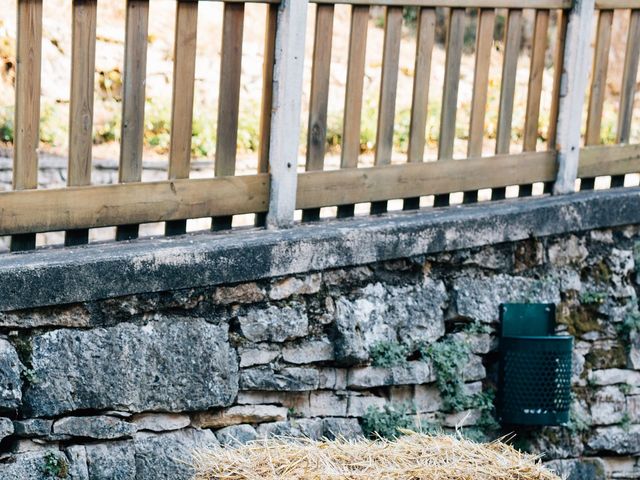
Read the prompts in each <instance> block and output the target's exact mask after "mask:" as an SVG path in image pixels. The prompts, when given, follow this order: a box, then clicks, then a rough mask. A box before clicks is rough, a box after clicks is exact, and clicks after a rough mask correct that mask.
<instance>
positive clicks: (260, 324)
mask: <svg viewBox="0 0 640 480" xmlns="http://www.w3.org/2000/svg"><path fill="white" fill-rule="evenodd" d="M238 320H239V321H240V330H242V334H243V335H244V336H245V337H246V338H247V339H248V340H250V341H252V342H284V341H286V340H292V339H294V338H299V337H304V336H305V335H307V334H308V333H309V319H308V318H307V314H306V312H305V309H304V305H302V304H300V303H296V304H293V305H291V306H286V307H283V308H280V307H276V306H273V305H272V306H270V307H268V308H266V309H255V308H254V309H251V310H249V311H248V312H247V313H246V315H243V316H240V317H238Z"/></svg>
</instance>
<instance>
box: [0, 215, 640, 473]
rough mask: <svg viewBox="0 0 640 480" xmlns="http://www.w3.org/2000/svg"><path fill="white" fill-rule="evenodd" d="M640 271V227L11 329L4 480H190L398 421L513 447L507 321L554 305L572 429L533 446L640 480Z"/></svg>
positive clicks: (44, 317) (572, 469)
mask: <svg viewBox="0 0 640 480" xmlns="http://www.w3.org/2000/svg"><path fill="white" fill-rule="evenodd" d="M639 264H640V227H638V226H629V227H624V228H617V229H607V230H595V231H592V232H590V233H582V234H567V235H562V236H556V237H550V238H544V239H536V238H531V239H529V240H525V241H520V242H514V243H505V244H500V245H494V246H488V247H482V248H477V249H471V250H459V251H453V252H447V253H440V254H435V255H428V256H417V257H412V258H406V259H400V260H394V261H388V262H381V263H375V264H370V265H364V266H357V267H352V268H344V269H337V270H326V271H322V272H309V273H308V274H303V275H299V276H295V277H286V278H273V279H268V280H263V281H258V282H249V283H243V284H237V285H221V286H217V287H210V288H195V289H188V290H176V291H169V292H160V293H153V294H140V295H134V296H128V297H122V298H116V299H109V300H102V301H95V302H89V303H78V304H73V305H67V306H59V307H50V308H46V307H45V308H39V309H34V310H22V311H13V312H5V313H0V332H1V337H0V438H1V439H2V440H1V441H0V451H2V454H1V455H0V477H1V478H3V479H11V480H13V479H47V478H49V479H51V478H67V479H74V480H75V479H83V480H85V479H136V480H151V479H154V480H157V479H163V478H167V479H169V478H170V479H183V478H184V479H187V478H189V477H190V469H189V465H188V462H189V459H190V456H191V453H192V451H193V450H194V449H196V448H205V447H209V446H213V445H218V444H223V445H231V444H236V443H242V442H247V441H251V440H254V439H257V438H264V437H268V436H271V435H291V436H308V437H311V438H321V437H329V438H332V437H335V436H344V437H347V438H355V437H358V436H360V435H363V433H366V432H368V431H370V430H371V428H372V426H377V427H380V425H382V424H383V423H384V422H385V421H386V422H389V423H390V424H391V427H394V426H396V425H405V426H411V427H412V428H422V429H425V430H429V431H435V430H440V431H444V432H446V433H451V434H456V430H457V432H458V433H457V434H462V435H468V436H471V437H472V438H476V439H489V438H495V437H497V436H500V435H502V434H504V433H508V432H507V431H505V430H503V429H501V427H500V426H499V425H498V424H497V423H496V421H495V412H494V410H493V406H492V405H493V404H492V401H493V395H494V392H495V388H496V384H497V378H496V375H497V365H496V362H497V352H496V348H497V338H496V331H497V327H498V306H499V304H500V303H502V302H551V303H554V304H556V305H557V314H558V331H559V332H566V333H569V334H571V335H574V336H575V352H574V359H573V360H574V362H573V366H574V372H573V393H574V400H573V406H572V413H571V421H570V422H569V424H567V425H565V426H561V427H546V428H539V429H521V430H517V431H515V439H514V440H513V441H514V443H516V444H517V445H518V446H519V448H522V449H525V450H527V451H532V452H536V453H539V454H541V455H543V458H544V461H545V462H548V463H549V465H550V466H551V467H553V468H554V469H555V470H556V471H558V472H559V473H561V474H563V475H565V476H567V477H568V478H569V479H571V480H578V479H581V480H585V479H604V478H617V479H632V478H640V314H639V311H638V292H639V291H640V274H639V273H638V270H639V268H638V265H639ZM461 359H462V360H463V361H462V362H460V360H461ZM457 363H460V365H458V368H459V369H458V370H456V364H457ZM447 367H451V368H447ZM385 408H386V410H385ZM376 422H377V423H376Z"/></svg>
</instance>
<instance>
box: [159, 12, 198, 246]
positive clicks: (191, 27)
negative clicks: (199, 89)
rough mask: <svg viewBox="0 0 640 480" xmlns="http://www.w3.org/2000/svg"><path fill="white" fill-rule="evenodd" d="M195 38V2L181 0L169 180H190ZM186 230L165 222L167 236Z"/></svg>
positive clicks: (183, 222) (176, 223) (184, 225)
mask: <svg viewBox="0 0 640 480" xmlns="http://www.w3.org/2000/svg"><path fill="white" fill-rule="evenodd" d="M197 38H198V2H192V1H188V0H180V1H178V4H177V7H176V31H175V40H174V45H173V93H172V105H171V142H170V146H169V179H170V180H173V179H177V178H189V170H190V166H191V137H192V130H193V95H194V81H195V73H196V44H197ZM186 231H187V221H186V220H175V221H172V222H167V223H166V227H165V233H166V235H181V234H183V233H185V232H186Z"/></svg>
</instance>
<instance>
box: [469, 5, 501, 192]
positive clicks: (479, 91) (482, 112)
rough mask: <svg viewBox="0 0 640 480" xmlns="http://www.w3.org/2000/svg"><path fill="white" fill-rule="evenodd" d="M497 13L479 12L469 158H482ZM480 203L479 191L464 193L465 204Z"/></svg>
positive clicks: (489, 10)
mask: <svg viewBox="0 0 640 480" xmlns="http://www.w3.org/2000/svg"><path fill="white" fill-rule="evenodd" d="M495 21H496V12H495V10H493V9H484V8H483V9H481V10H480V11H479V12H478V28H477V34H476V61H475V69H474V74H473V97H472V99H471V119H470V122H469V143H468V144H467V156H468V157H469V158H475V157H481V156H482V146H483V141H484V120H485V116H486V113H487V93H488V89H489V68H490V67H491V50H492V47H493V32H494V28H495ZM477 201H478V191H477V190H473V191H469V192H464V196H463V203H475V202H477Z"/></svg>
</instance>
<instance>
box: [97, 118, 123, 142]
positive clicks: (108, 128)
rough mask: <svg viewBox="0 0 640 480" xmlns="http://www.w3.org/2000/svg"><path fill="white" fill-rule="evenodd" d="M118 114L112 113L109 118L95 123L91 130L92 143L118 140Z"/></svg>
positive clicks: (119, 123)
mask: <svg viewBox="0 0 640 480" xmlns="http://www.w3.org/2000/svg"><path fill="white" fill-rule="evenodd" d="M120 125H121V122H120V115H113V116H112V117H111V118H110V119H109V120H107V121H106V122H105V123H103V124H101V125H96V128H95V129H94V132H93V143H94V144H96V145H100V144H101V143H109V142H116V141H119V140H120Z"/></svg>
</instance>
